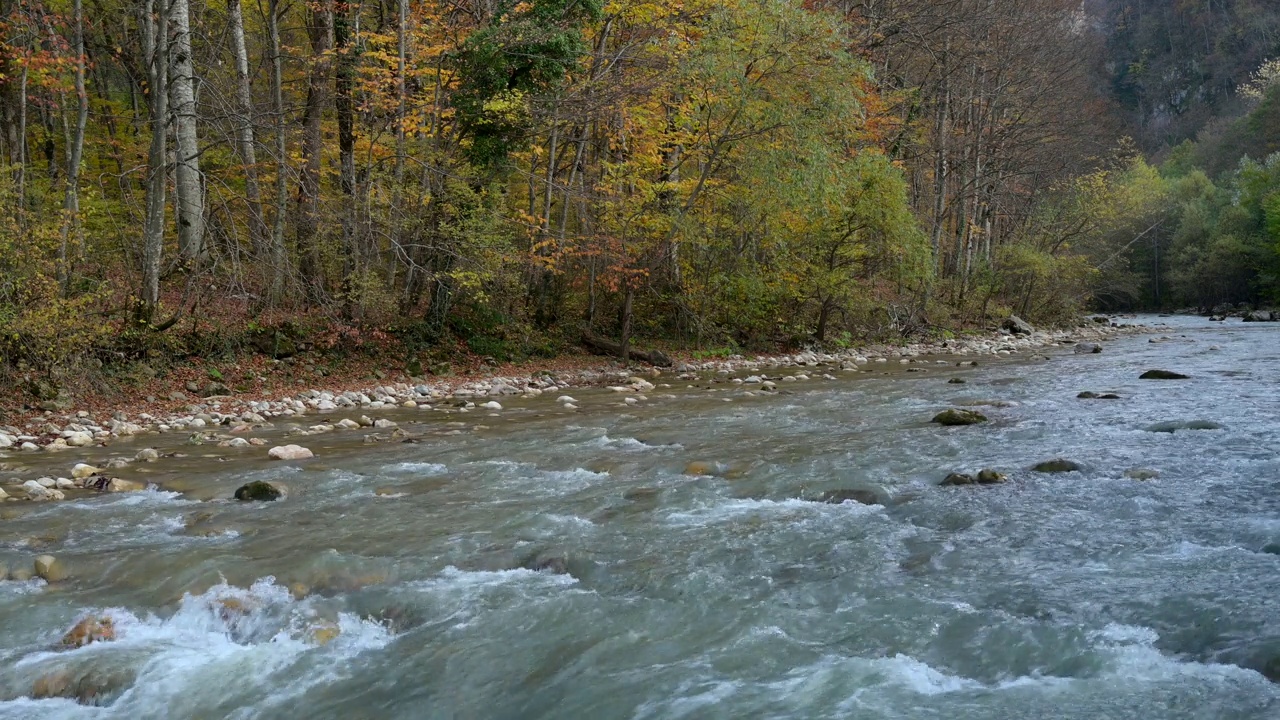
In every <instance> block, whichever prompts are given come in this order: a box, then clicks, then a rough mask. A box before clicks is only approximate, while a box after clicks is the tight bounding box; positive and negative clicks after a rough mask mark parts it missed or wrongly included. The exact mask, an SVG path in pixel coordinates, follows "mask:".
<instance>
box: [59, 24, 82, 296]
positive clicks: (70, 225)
mask: <svg viewBox="0 0 1280 720" xmlns="http://www.w3.org/2000/svg"><path fill="white" fill-rule="evenodd" d="M71 22H72V24H73V25H74V26H75V46H74V52H75V54H76V69H75V92H76V125H75V130H74V131H72V132H71V133H69V134H68V137H67V190H66V195H65V196H64V198H63V201H62V209H63V211H64V214H65V217H64V218H63V220H62V237H61V245H60V247H59V249H58V274H59V280H60V285H61V287H62V294H63V295H64V296H65V295H66V294H67V289H68V286H69V284H70V282H71V263H70V261H69V259H68V249H67V248H68V245H70V241H71V237H72V236H73V235H74V236H76V237H79V235H80V163H81V160H82V158H83V157H84V133H85V128H86V126H87V125H88V122H89V94H88V92H86V91H85V83H84V74H85V57H84V8H83V4H82V3H81V0H74V2H73V3H72V5H71Z"/></svg>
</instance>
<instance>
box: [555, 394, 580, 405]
mask: <svg viewBox="0 0 1280 720" xmlns="http://www.w3.org/2000/svg"><path fill="white" fill-rule="evenodd" d="M556 402H558V403H576V402H578V401H577V400H574V399H573V398H571V397H569V396H568V395H561V396H560V397H558V398H556Z"/></svg>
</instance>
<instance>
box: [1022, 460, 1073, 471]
mask: <svg viewBox="0 0 1280 720" xmlns="http://www.w3.org/2000/svg"><path fill="white" fill-rule="evenodd" d="M1031 469H1032V470H1035V471H1036V472H1042V473H1065V472H1075V471H1077V470H1080V469H1081V466H1080V464H1079V463H1076V462H1073V461H1071V460H1064V459H1062V458H1054V459H1053V460H1045V461H1044V462H1042V463H1036V464H1035V465H1034V466H1032V468H1031Z"/></svg>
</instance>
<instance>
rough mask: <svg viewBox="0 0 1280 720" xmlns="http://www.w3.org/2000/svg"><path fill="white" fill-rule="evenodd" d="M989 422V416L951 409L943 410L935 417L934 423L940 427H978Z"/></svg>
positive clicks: (976, 412)
mask: <svg viewBox="0 0 1280 720" xmlns="http://www.w3.org/2000/svg"><path fill="white" fill-rule="evenodd" d="M986 421H987V416H986V415H983V414H982V413H980V412H978V411H976V410H962V409H959V408H951V409H950V410H943V411H942V412H940V413H938V414H937V415H935V416H933V421H932V422H935V423H938V424H939V425H946V426H954V425H976V424H978V423H984V422H986Z"/></svg>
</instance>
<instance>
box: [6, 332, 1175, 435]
mask: <svg viewBox="0 0 1280 720" xmlns="http://www.w3.org/2000/svg"><path fill="white" fill-rule="evenodd" d="M1098 319H1102V318H1098ZM1153 329H1155V328H1154V327H1152V326H1148V325H1145V324H1139V323H1136V322H1133V321H1132V319H1107V320H1106V321H1105V322H1096V321H1088V322H1083V323H1082V324H1081V325H1079V326H1078V327H1074V328H1064V329H1056V330H1037V329H1031V328H1021V330H1024V331H1025V330H1031V331H1030V332H1010V331H1009V330H1001V331H998V332H991V333H986V334H982V335H974V336H966V337H963V338H955V339H947V340H941V341H937V342H918V343H908V344H904V345H902V346H891V345H869V346H866V347H860V348H850V349H848V350H844V351H841V352H834V353H822V352H812V351H806V352H800V353H794V354H779V355H751V356H742V355H733V356H729V357H723V358H715V359H709V360H697V359H694V358H692V357H690V356H687V355H686V356H685V357H679V358H677V359H676V360H675V361H674V363H673V366H672V367H670V368H656V367H648V366H646V367H641V366H638V365H634V364H632V365H625V366H624V365H622V364H621V363H619V362H616V361H615V362H607V361H603V360H601V359H600V358H581V357H573V358H562V359H560V360H558V361H544V362H537V363H529V364H525V365H519V366H515V365H508V366H502V367H498V368H490V369H487V371H483V372H482V373H477V374H476V375H469V376H455V377H430V378H426V377H406V376H403V375H399V376H390V377H388V378H386V379H385V381H380V382H379V383H378V384H374V385H370V384H369V383H368V381H367V379H364V378H353V377H349V376H348V377H342V376H336V377H333V378H324V380H326V381H327V382H323V383H319V384H318V386H317V387H312V388H308V389H305V390H301V391H298V390H293V391H292V392H285V391H284V390H283V388H275V389H274V390H275V392H270V391H268V392H262V393H253V394H245V395H228V394H214V395H211V396H208V397H203V398H200V397H196V398H191V397H189V396H188V395H187V392H184V391H192V390H196V391H198V390H199V388H198V387H196V386H195V384H194V383H193V382H191V381H188V382H187V383H186V385H184V386H182V389H174V390H173V391H172V392H171V393H170V394H169V396H168V397H167V398H165V399H158V398H157V397H155V396H154V395H152V396H149V397H147V396H137V397H133V398H128V399H126V400H124V401H121V402H116V403H114V404H111V405H108V406H105V407H95V408H94V409H93V410H87V409H78V408H74V407H73V408H72V409H70V410H68V411H66V412H54V411H44V412H42V413H32V414H29V415H28V416H26V417H25V418H22V419H21V420H20V421H19V422H17V423H14V424H11V425H6V426H3V427H0V452H4V453H10V454H13V453H34V452H56V451H59V450H65V449H68V448H74V447H90V446H107V445H110V444H111V443H112V442H113V441H115V440H118V439H120V438H124V437H133V436H142V435H153V434H165V433H181V432H212V431H214V430H223V431H227V432H231V433H236V434H237V435H240V436H241V438H242V439H243V437H244V436H245V435H248V434H252V433H253V431H255V430H260V429H265V428H270V427H272V425H273V423H274V422H280V421H283V422H292V423H306V422H307V421H308V420H309V419H315V421H316V424H315V425H314V428H315V429H314V431H315V432H323V431H325V429H326V426H327V423H326V422H325V418H326V417H327V416H328V415H331V414H335V413H338V414H340V411H357V410H358V411H361V412H375V413H376V412H377V411H379V410H385V409H391V408H400V409H418V410H423V411H430V410H436V411H442V412H459V411H461V412H465V411H467V410H469V409H471V408H473V407H476V406H477V405H484V404H485V403H486V402H488V403H490V406H489V407H488V408H487V409H494V407H493V405H495V404H496V405H498V406H499V407H500V406H501V402H500V399H502V398H512V397H537V396H539V395H542V394H543V393H547V392H566V391H569V390H572V389H574V388H581V387H600V386H613V387H615V388H617V389H618V390H619V391H625V392H630V393H642V392H644V391H647V390H652V389H653V387H654V382H655V381H660V379H661V378H664V377H665V378H674V379H681V380H690V379H693V378H694V377H696V375H697V374H698V373H716V374H723V375H728V374H732V373H745V372H751V373H765V374H760V375H759V376H758V377H754V378H750V379H751V380H753V381H754V382H755V383H759V384H761V385H762V386H763V385H766V384H768V385H772V384H773V383H772V381H771V380H770V377H769V376H768V375H767V373H768V372H773V371H783V370H786V369H789V368H813V371H814V372H842V373H856V372H861V371H866V370H867V369H868V368H871V369H874V368H876V367H878V366H881V365H884V364H888V363H897V364H899V365H912V364H921V363H927V364H950V363H952V362H957V363H971V364H976V363H977V362H978V361H979V360H980V359H981V358H983V357H994V358H1000V357H1010V356H1015V355H1020V354H1025V353H1033V352H1035V351H1037V350H1041V349H1045V348H1050V347H1055V346H1063V345H1074V344H1076V343H1080V342H1090V341H1105V340H1108V339H1111V338H1114V337H1116V336H1119V335H1122V334H1127V333H1134V332H1147V331H1151V330H1153ZM477 375H478V376H477ZM802 376H803V374H801V375H795V376H793V377H791V378H790V379H787V378H783V379H786V380H787V381H788V382H790V381H794V380H795V378H796V377H802ZM803 377H804V379H807V376H803ZM218 386H219V387H225V386H222V385H221V383H219V384H218ZM566 405H568V406H569V407H570V408H572V407H573V406H572V404H571V403H566ZM366 420H367V418H366ZM353 422H355V423H356V425H357V426H358V425H359V424H360V423H359V421H353ZM373 422H374V421H372V420H368V422H366V423H364V424H365V425H371V424H372V423H373ZM327 429H329V430H332V429H338V428H334V427H328V428H327ZM234 441H235V439H234V438H231V439H228V438H224V439H223V442H234ZM245 442H246V443H247V442H248V440H245ZM239 444H241V443H237V445H239Z"/></svg>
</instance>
